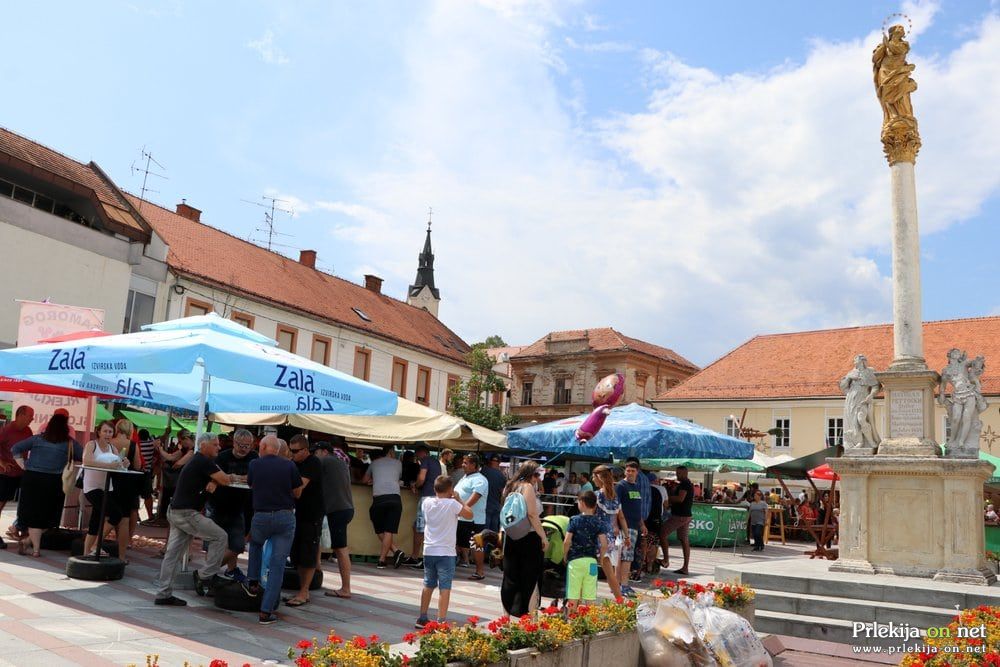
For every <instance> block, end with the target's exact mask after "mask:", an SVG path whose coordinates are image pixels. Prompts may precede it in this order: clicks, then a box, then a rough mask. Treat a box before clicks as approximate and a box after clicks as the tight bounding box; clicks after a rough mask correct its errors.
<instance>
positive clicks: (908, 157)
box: [872, 25, 920, 164]
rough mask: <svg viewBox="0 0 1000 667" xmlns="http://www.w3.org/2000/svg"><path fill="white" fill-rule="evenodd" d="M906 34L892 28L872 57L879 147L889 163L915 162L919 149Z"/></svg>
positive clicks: (897, 27) (912, 66) (899, 29)
mask: <svg viewBox="0 0 1000 667" xmlns="http://www.w3.org/2000/svg"><path fill="white" fill-rule="evenodd" d="M905 35H906V31H905V29H904V28H903V26H901V25H894V26H892V27H891V28H889V33H888V34H887V35H886V34H883V35H882V43H881V44H879V45H878V46H877V47H875V52H874V53H873V54H872V69H873V74H874V78H875V93H876V94H877V95H878V100H879V102H880V103H881V104H882V144H883V147H884V149H885V156H886V158H887V159H888V160H889V164H895V163H897V162H914V161H915V160H916V158H917V151H918V150H920V134H919V132H918V131H917V119H916V118H914V116H913V103H912V102H911V101H910V93H912V92H914V91H915V90H916V89H917V82H916V81H914V80H913V79H911V78H910V74H912V73H913V69H914V67H915V66H914V65H911V64H909V63H908V62H906V54H907V53H909V51H910V45H909V43H907V41H906V40H905V39H903V37H904V36H905Z"/></svg>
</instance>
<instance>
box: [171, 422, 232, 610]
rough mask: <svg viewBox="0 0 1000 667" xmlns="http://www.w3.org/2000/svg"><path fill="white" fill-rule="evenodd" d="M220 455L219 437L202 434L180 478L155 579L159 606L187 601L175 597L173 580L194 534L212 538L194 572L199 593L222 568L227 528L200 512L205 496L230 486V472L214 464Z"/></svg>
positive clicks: (180, 603)
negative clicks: (164, 550)
mask: <svg viewBox="0 0 1000 667" xmlns="http://www.w3.org/2000/svg"><path fill="white" fill-rule="evenodd" d="M218 454H219V439H218V438H217V437H216V436H215V435H213V434H211V433H204V434H202V436H201V437H200V438H199V439H198V451H197V452H196V453H195V454H194V455H193V456H192V457H191V460H190V461H188V462H187V464H186V465H185V466H184V468H183V469H182V470H181V473H180V476H179V477H178V478H177V488H176V490H175V491H174V496H173V498H171V500H170V507H169V508H168V509H167V520H168V521H169V522H170V538H169V539H168V541H167V550H166V554H165V555H164V557H163V565H162V566H161V567H160V577H159V579H158V580H157V582H156V604H158V605H168V606H174V607H183V606H185V605H186V604H187V602H185V601H184V600H182V599H180V598H178V597H174V595H173V581H174V574H176V572H177V568H179V567H180V564H181V558H182V557H183V556H184V554H186V553H187V552H188V548H189V547H190V545H191V538H192V537H200V538H201V539H202V540H203V541H211V545H210V546H209V548H208V556H207V557H206V559H205V566H204V567H203V568H202V569H201V570H195V571H194V585H195V591H197V593H198V595H205V594H206V593H207V592H208V589H209V588H210V587H211V586H212V585H213V582H214V579H215V577H216V576H217V575H218V574H219V571H220V570H221V566H222V556H223V554H224V552H225V550H226V531H224V530H223V529H222V528H219V526H217V525H216V524H215V522H214V521H212V520H211V519H209V518H207V517H206V516H205V515H203V514H202V513H201V510H202V508H203V507H204V506H205V495H206V494H207V493H214V492H215V489H216V488H217V487H219V486H228V485H229V483H230V481H231V480H232V477H231V476H230V475H227V474H226V473H224V472H222V470H220V469H219V466H217V465H216V464H215V457H216V456H218Z"/></svg>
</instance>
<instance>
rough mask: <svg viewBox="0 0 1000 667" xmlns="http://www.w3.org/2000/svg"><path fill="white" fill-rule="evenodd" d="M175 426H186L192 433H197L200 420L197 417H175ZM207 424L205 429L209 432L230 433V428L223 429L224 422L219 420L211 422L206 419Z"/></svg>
mask: <svg viewBox="0 0 1000 667" xmlns="http://www.w3.org/2000/svg"><path fill="white" fill-rule="evenodd" d="M174 426H175V427H176V428H186V429H187V430H189V431H191V432H192V433H197V432H198V420H197V419H179V418H178V417H174ZM205 426H206V427H207V428H206V429H205V430H206V431H207V432H208V433H228V432H229V429H226V430H223V428H222V424H220V423H219V422H211V424H209V422H207V421H206V422H205Z"/></svg>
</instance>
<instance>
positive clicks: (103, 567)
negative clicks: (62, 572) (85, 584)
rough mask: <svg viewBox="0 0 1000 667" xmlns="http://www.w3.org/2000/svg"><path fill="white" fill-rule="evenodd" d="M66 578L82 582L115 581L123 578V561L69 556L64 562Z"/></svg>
mask: <svg viewBox="0 0 1000 667" xmlns="http://www.w3.org/2000/svg"><path fill="white" fill-rule="evenodd" d="M66 576H67V577H69V578H70V579H83V580H84V581H117V580H119V579H121V578H122V577H124V576H125V561H123V560H119V559H117V558H109V557H102V558H101V559H100V560H98V559H97V558H96V557H95V556H70V557H69V560H67V561H66Z"/></svg>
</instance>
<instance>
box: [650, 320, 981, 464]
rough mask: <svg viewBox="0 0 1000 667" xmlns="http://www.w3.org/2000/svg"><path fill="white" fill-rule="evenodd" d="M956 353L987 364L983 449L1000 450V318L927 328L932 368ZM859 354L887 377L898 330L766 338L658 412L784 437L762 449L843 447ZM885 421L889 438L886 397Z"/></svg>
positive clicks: (767, 440)
mask: <svg viewBox="0 0 1000 667" xmlns="http://www.w3.org/2000/svg"><path fill="white" fill-rule="evenodd" d="M952 347H957V348H960V349H964V350H966V351H967V352H968V354H969V355H970V357H974V356H976V355H980V354H982V355H984V356H985V357H986V373H985V374H984V375H983V377H982V386H983V394H984V396H985V398H986V399H987V402H988V405H989V407H988V408H987V410H986V412H984V413H983V414H982V415H980V419H981V420H982V422H983V437H982V439H981V442H980V446H981V448H982V449H983V450H984V451H986V452H991V450H992V453H1000V411H998V407H1000V372H998V369H997V368H996V365H995V364H994V365H993V367H992V368H991V364H990V359H1000V317H981V318H971V319H961V320H947V321H940V322H925V323H924V354H925V357H926V359H927V364H928V366H930V367H931V368H933V369H937V370H938V371H940V370H941V368H942V367H943V366H944V365H945V362H946V355H947V352H948V350H949V349H950V348H952ZM856 354H865V355H866V356H867V358H868V364H869V366H871V367H873V368H875V369H876V370H884V369H885V368H886V367H887V366H888V365H889V363H890V362H891V361H892V326H891V325H888V324H885V325H877V326H866V327H851V328H845V329H827V330H823V331H806V332H800V333H789V334H775V335H766V336H757V337H755V338H753V339H751V340H749V341H747V342H746V343H744V344H743V345H741V346H740V347H738V348H736V349H735V350H732V351H731V352H729V353H728V354H726V355H725V356H723V357H722V358H721V359H719V360H718V361H716V362H715V363H713V364H711V365H709V366H707V367H705V368H704V369H703V370H702V371H701V372H699V373H697V374H696V375H693V376H692V377H691V378H689V379H688V380H687V381H685V382H684V383H682V384H680V385H678V386H676V387H673V388H672V389H668V390H667V391H665V392H662V393H661V394H660V395H659V396H657V397H656V398H654V399H653V401H652V405H653V407H655V408H656V409H657V410H660V411H661V412H665V413H668V414H670V415H673V416H675V417H680V418H683V419H688V420H691V421H693V422H695V423H697V424H699V425H701V426H705V427H707V428H711V429H714V430H716V431H719V432H721V433H727V434H729V435H739V430H740V427H741V426H742V427H743V428H746V429H752V430H754V431H757V432H758V433H766V432H767V431H769V430H776V431H777V432H776V433H775V434H772V435H766V436H764V437H760V438H756V439H755V440H754V441H755V442H756V444H757V446H758V449H759V450H761V451H763V452H764V453H765V454H769V455H777V454H788V455H790V456H793V457H796V458H797V457H800V456H805V455H806V454H811V453H813V452H815V451H818V450H820V449H823V448H824V447H827V446H829V445H839V444H842V441H843V429H844V398H843V394H842V393H841V391H840V388H839V386H838V382H839V381H840V379H841V378H842V377H843V376H844V375H846V374H847V372H848V371H849V370H850V369H851V367H852V364H853V359H854V356H855V355H856ZM935 410H936V412H935V418H934V424H935V431H936V438H937V441H938V442H939V443H943V442H945V440H946V439H947V433H946V429H947V422H946V419H945V409H944V407H942V406H941V405H937V406H936V408H935ZM744 415H745V416H744ZM875 419H876V422H875V423H876V425H879V426H880V432H881V433H884V432H885V410H884V397H883V396H882V395H881V394H880V395H879V396H878V398H877V399H876V402H875ZM741 422H742V423H741Z"/></svg>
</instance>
